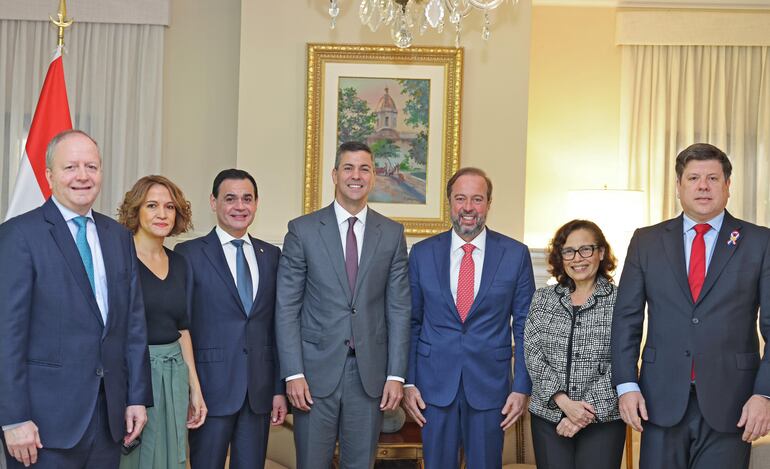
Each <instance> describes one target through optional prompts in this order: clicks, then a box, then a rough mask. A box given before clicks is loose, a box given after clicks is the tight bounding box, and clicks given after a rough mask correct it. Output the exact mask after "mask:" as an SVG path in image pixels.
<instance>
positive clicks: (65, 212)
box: [51, 196, 96, 223]
mask: <svg viewBox="0 0 770 469" xmlns="http://www.w3.org/2000/svg"><path fill="white" fill-rule="evenodd" d="M51 200H53V203H54V205H56V208H58V209H59V212H61V215H62V216H63V217H64V221H70V220H72V219H73V218H77V217H79V216H80V214H79V213H77V212H74V211H72V210H70V209H69V208H67V207H65V206H64V205H62V204H61V203H60V202H59V201H58V200H56V197H54V196H51ZM85 217H86V218H88V219H89V220H91V221H92V222H94V223H96V222H95V221H94V211H93V209H90V208H89V209H88V213H86V214H85Z"/></svg>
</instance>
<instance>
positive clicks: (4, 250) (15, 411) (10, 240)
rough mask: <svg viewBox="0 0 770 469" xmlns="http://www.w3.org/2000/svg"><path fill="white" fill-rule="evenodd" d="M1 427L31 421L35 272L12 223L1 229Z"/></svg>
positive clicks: (27, 248) (18, 231)
mask: <svg viewBox="0 0 770 469" xmlns="http://www.w3.org/2000/svg"><path fill="white" fill-rule="evenodd" d="M0 259H2V261H1V262H0V278H2V281H0V325H1V326H0V396H2V398H0V425H11V424H15V423H21V422H26V421H27V420H31V419H32V415H31V410H30V402H29V398H30V392H29V387H28V385H27V366H26V364H27V344H28V340H29V320H30V315H31V314H30V313H31V308H32V288H33V283H34V277H35V272H34V268H33V264H32V256H31V252H30V246H29V245H28V244H27V241H26V239H25V237H24V236H23V234H22V233H21V231H20V230H19V229H18V228H16V227H15V226H13V224H12V223H5V224H3V225H0Z"/></svg>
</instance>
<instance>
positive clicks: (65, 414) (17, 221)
mask: <svg viewBox="0 0 770 469" xmlns="http://www.w3.org/2000/svg"><path fill="white" fill-rule="evenodd" d="M46 179H47V180H48V183H49V184H50V186H51V192H52V197H51V198H49V199H48V201H47V202H45V203H44V204H43V205H42V206H41V207H39V208H37V209H35V210H32V211H30V212H28V213H25V214H23V215H20V216H18V217H15V218H13V219H11V220H9V221H8V222H6V223H4V224H2V225H0V259H2V262H1V263H0V278H2V281H1V282H0V298H2V300H0V324H2V327H0V396H2V397H0V425H2V428H3V439H4V440H5V443H6V448H7V451H8V454H7V457H6V459H7V462H8V466H9V467H10V468H16V467H22V465H23V466H29V465H30V464H34V465H35V467H38V468H86V467H87V468H89V469H91V468H97V469H100V468H104V469H114V468H115V467H117V466H118V464H119V459H120V443H119V442H120V441H121V440H123V441H124V442H125V443H129V442H131V441H133V440H134V439H135V438H136V437H137V436H138V435H139V433H140V432H141V431H142V427H143V426H144V424H145V422H146V420H147V413H146V409H145V407H146V406H149V405H152V386H151V383H150V368H149V358H148V354H147V331H146V325H145V318H144V305H143V303H142V295H141V290H140V287H139V282H138V276H137V260H136V255H135V252H134V243H133V240H132V237H131V234H130V233H129V232H128V231H127V230H125V229H124V228H123V227H122V226H120V225H119V224H118V223H117V222H115V221H113V220H111V219H110V218H108V217H106V216H104V215H101V214H99V213H96V212H94V211H93V210H92V209H91V207H92V205H93V203H94V200H95V199H96V197H97V196H98V195H99V190H100V188H101V181H102V161H101V157H100V155H99V148H98V147H97V145H96V142H94V141H93V140H92V139H91V137H89V136H88V135H86V134H85V133H83V132H81V131H78V130H69V131H65V132H62V133H60V134H59V135H57V136H56V137H54V138H53V139H52V140H51V142H50V143H49V144H48V151H47V154H46Z"/></svg>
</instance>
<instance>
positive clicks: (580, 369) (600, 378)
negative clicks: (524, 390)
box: [524, 277, 620, 423]
mask: <svg viewBox="0 0 770 469" xmlns="http://www.w3.org/2000/svg"><path fill="white" fill-rule="evenodd" d="M616 297H617V288H616V287H615V285H613V284H611V283H610V282H608V281H607V280H606V279H604V278H603V277H599V278H597V280H596V288H595V289H594V293H593V294H592V295H591V296H590V297H588V299H587V300H586V302H585V303H584V304H583V305H582V306H580V309H579V310H578V312H577V313H576V314H573V307H572V302H571V299H570V291H569V289H568V288H567V287H563V286H560V285H553V286H548V287H545V288H540V289H538V290H537V291H536V292H535V296H534V297H533V298H532V304H531V306H530V308H529V316H527V322H526V326H525V328H524V360H525V362H526V365H527V370H528V371H529V374H530V376H531V377H532V397H531V400H530V404H529V410H530V412H532V413H533V414H535V415H537V416H538V417H541V418H543V419H545V420H548V421H550V422H554V423H557V422H558V421H559V420H561V418H562V416H563V415H564V414H563V413H562V411H561V409H559V407H558V406H557V405H556V403H555V402H554V401H553V400H552V397H553V395H554V394H556V393H557V392H560V391H561V392H565V393H567V395H568V396H569V397H570V399H572V400H578V401H585V402H588V403H589V404H591V405H593V406H594V409H596V419H597V421H599V422H609V421H613V420H618V419H619V418H620V414H619V412H618V395H617V392H616V391H615V388H614V387H613V386H612V384H611V358H610V333H611V328H612V310H613V308H614V307H615V299H616ZM570 349H571V359H570V360H568V359H567V357H568V355H569V354H570ZM568 363H569V369H568Z"/></svg>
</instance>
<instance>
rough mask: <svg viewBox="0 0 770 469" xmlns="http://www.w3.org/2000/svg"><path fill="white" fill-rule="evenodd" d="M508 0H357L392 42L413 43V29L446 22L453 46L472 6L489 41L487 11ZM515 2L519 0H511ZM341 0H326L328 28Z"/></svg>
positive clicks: (368, 21) (365, 18)
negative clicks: (478, 14) (482, 18)
mask: <svg viewBox="0 0 770 469" xmlns="http://www.w3.org/2000/svg"><path fill="white" fill-rule="evenodd" d="M356 1H358V0H356ZM506 1H509V0H360V4H359V6H358V17H359V19H360V20H361V23H362V24H364V25H366V26H368V27H369V29H371V30H372V32H375V31H377V30H378V29H379V28H380V27H381V26H383V27H390V36H391V38H392V39H393V43H394V44H395V45H396V46H398V47H400V48H402V49H405V48H407V47H409V46H411V45H412V41H413V40H414V36H415V33H417V34H420V35H423V34H425V33H426V32H427V31H428V29H434V30H436V31H437V32H438V33H439V34H441V33H442V32H443V31H444V27H445V26H446V23H448V24H449V25H450V28H451V29H452V30H454V32H455V46H456V47H460V33H461V32H462V21H463V18H465V17H467V16H468V15H470V14H471V12H473V11H474V10H477V11H479V12H481V13H482V14H483V17H484V20H483V21H484V22H483V23H482V29H481V37H482V38H483V39H484V40H485V41H488V40H489V37H490V35H491V34H492V33H491V30H490V25H491V23H490V20H489V12H490V11H492V10H494V9H496V8H497V7H499V6H500V5H502V4H503V2H506ZM510 1H511V2H512V3H513V4H514V5H516V4H517V3H518V2H519V0H510ZM339 2H340V0H329V16H330V17H331V28H332V29H334V28H335V27H336V26H337V17H338V16H339V14H340V6H339Z"/></svg>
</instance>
